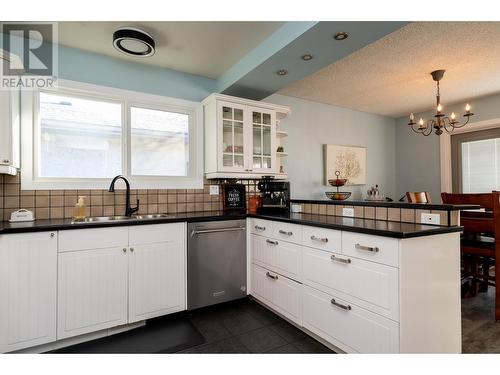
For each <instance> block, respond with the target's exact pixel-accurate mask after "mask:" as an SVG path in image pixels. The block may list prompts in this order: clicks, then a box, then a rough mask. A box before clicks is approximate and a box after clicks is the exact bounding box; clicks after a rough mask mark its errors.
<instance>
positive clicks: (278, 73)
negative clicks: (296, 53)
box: [276, 69, 288, 76]
mask: <svg viewBox="0 0 500 375" xmlns="http://www.w3.org/2000/svg"><path fill="white" fill-rule="evenodd" d="M276 74H277V75H279V76H286V75H287V74H288V70H286V69H280V70H278V71H277V72H276Z"/></svg>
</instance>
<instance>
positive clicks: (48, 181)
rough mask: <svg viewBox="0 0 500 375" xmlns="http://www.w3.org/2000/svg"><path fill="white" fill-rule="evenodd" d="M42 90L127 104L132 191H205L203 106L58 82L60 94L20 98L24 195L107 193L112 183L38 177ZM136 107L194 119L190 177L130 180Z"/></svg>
mask: <svg viewBox="0 0 500 375" xmlns="http://www.w3.org/2000/svg"><path fill="white" fill-rule="evenodd" d="M40 91H42V92H47V93H53V94H58V95H70V96H71V95H72V96H76V97H82V98H87V99H96V100H102V101H109V102H113V103H116V102H119V103H121V104H122V140H123V142H122V175H123V176H125V177H126V178H127V179H128V180H129V181H130V184H131V187H132V188H133V189H200V188H203V172H204V171H203V106H202V105H201V103H198V102H193V101H188V100H183V99H177V98H170V97H165V96H158V95H152V94H146V93H142V92H136V91H129V90H122V89H116V88H111V87H106V86H99V85H93V84H87V83H82V82H75V81H69V80H61V79H59V80H58V88H57V89H48V90H46V89H44V90H31V91H28V90H26V91H23V92H22V93H21V189H22V190H75V189H82V190H83V189H85V190H88V189H107V188H108V187H109V183H110V181H111V178H59V177H56V178H54V177H39V176H38V175H37V170H36V168H37V165H38V160H36V158H37V155H39V154H38V147H39V142H37V137H38V132H39V129H40V126H39V124H40V115H39V110H40V106H39V97H40V95H39V93H40ZM131 106H133V107H141V108H149V109H156V110H164V111H169V112H177V113H185V114H188V115H189V164H188V175H187V176H131V175H130V169H131V164H130V162H129V157H130V155H131V142H130V137H131V134H130V107H131ZM75 167H77V166H75ZM121 185H122V184H120V186H121Z"/></svg>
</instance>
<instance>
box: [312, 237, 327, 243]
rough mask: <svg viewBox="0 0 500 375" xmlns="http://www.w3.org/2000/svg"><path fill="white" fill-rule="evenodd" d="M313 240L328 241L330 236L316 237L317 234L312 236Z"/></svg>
mask: <svg viewBox="0 0 500 375" xmlns="http://www.w3.org/2000/svg"><path fill="white" fill-rule="evenodd" d="M311 240H313V241H318V242H323V243H327V242H328V238H321V237H316V236H311Z"/></svg>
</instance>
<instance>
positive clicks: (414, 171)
mask: <svg viewBox="0 0 500 375" xmlns="http://www.w3.org/2000/svg"><path fill="white" fill-rule="evenodd" d="M470 104H471V106H472V111H473V112H474V113H475V115H474V117H473V118H472V120H471V121H472V122H477V121H484V120H491V119H496V118H500V95H493V96H488V97H484V98H480V99H476V100H473V101H471V102H470ZM464 106H465V104H464V103H461V104H459V105H452V106H450V107H447V108H445V109H446V112H447V113H451V112H455V113H457V114H462V113H463V111H464ZM433 115H434V114H433V113H431V112H426V113H421V114H420V113H419V114H415V117H416V119H417V120H418V119H419V118H420V117H423V118H424V119H430V118H432V116H433ZM407 124H408V118H400V119H398V120H397V121H396V192H397V195H403V194H404V193H405V192H406V191H428V192H430V194H431V198H432V200H433V202H440V201H441V196H440V194H441V169H440V156H439V137H438V136H437V135H435V134H434V133H433V134H431V135H429V136H428V137H424V136H421V135H418V134H415V133H413V131H412V130H411V129H410V128H409V126H408V125H407Z"/></svg>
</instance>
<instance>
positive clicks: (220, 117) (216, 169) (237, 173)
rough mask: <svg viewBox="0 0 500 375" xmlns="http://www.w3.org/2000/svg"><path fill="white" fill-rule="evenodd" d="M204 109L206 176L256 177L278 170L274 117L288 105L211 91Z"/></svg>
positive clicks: (281, 115)
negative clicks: (212, 92)
mask: <svg viewBox="0 0 500 375" xmlns="http://www.w3.org/2000/svg"><path fill="white" fill-rule="evenodd" d="M203 105H204V109H205V173H206V176H207V178H244V177H250V178H252V177H253V178H258V177H260V176H263V175H274V176H276V177H281V178H285V176H284V175H283V174H280V173H279V170H278V169H279V167H278V163H277V153H276V148H277V138H276V120H277V119H278V118H285V117H286V116H287V115H288V113H289V112H290V108H289V107H284V106H279V105H274V104H269V103H263V102H259V101H254V100H247V99H241V98H236V97H231V96H227V95H221V94H212V95H210V96H209V97H208V98H206V99H205V100H204V101H203Z"/></svg>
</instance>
